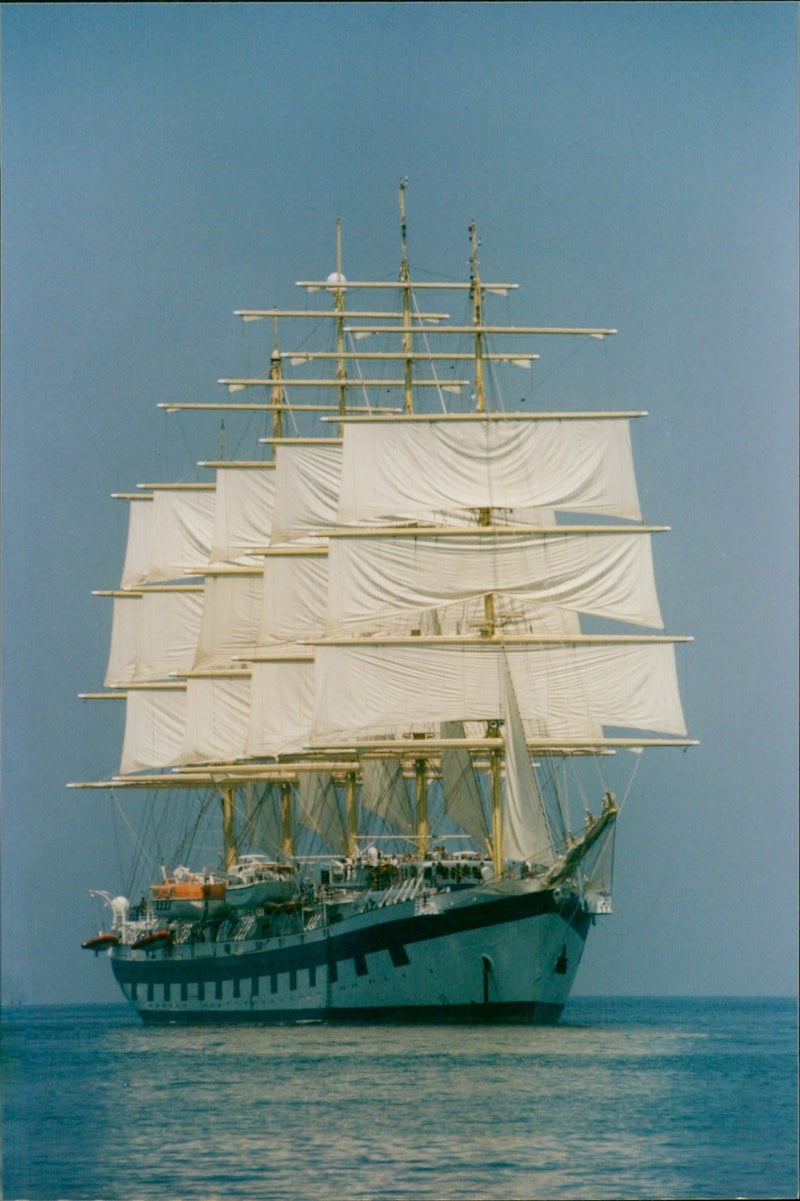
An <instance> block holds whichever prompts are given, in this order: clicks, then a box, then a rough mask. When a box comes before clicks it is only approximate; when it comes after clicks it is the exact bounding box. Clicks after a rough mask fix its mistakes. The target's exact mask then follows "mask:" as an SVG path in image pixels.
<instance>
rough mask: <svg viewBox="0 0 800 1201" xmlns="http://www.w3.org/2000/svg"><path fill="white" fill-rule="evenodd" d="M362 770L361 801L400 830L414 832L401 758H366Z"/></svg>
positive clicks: (407, 832) (412, 815)
mask: <svg viewBox="0 0 800 1201" xmlns="http://www.w3.org/2000/svg"><path fill="white" fill-rule="evenodd" d="M361 772H362V778H363V781H364V787H363V790H362V802H363V804H364V805H365V806H366V807H367V809H370V810H371V811H372V812H373V813H377V814H378V816H379V817H382V818H383V819H384V821H386V822H388V824H389V825H390V826H391V827H392V829H393V830H397V832H398V833H399V834H414V833H415V830H416V825H415V820H414V806H413V805H412V803H411V798H410V797H409V794H408V789H407V788H406V782H405V779H404V777H403V765H402V763H401V762H400V760H399V759H365V760H364V762H363V764H362V767H361Z"/></svg>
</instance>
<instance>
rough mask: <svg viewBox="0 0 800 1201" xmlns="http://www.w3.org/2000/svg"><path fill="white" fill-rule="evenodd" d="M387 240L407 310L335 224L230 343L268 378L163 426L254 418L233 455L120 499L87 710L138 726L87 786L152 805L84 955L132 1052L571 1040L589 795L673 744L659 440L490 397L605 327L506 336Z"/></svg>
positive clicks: (606, 846) (603, 335)
mask: <svg viewBox="0 0 800 1201" xmlns="http://www.w3.org/2000/svg"><path fill="white" fill-rule="evenodd" d="M400 235H401V236H400V251H399V256H398V257H399V258H400V268H399V272H396V273H395V277H394V278H393V279H391V280H389V281H386V280H380V279H377V280H357V281H351V280H350V279H348V278H347V277H346V276H345V274H344V272H343V262H342V247H341V228H340V226H339V225H337V255H336V269H335V271H333V272H331V273H330V274H328V275H324V274H323V277H322V278H320V279H312V280H306V281H301V282H300V283H299V284H298V285H297V287H298V288H300V289H301V290H302V291H303V293H305V297H304V301H305V303H304V304H303V303H301V305H299V306H298V307H295V308H293V309H277V308H275V309H260V310H241V311H239V312H238V314H237V316H238V317H239V318H241V320H242V321H243V322H244V323H245V324H246V327H247V330H248V331H249V330H250V329H259V330H260V331H262V336H263V335H264V334H266V339H265V342H264V349H263V358H262V359H261V361H262V362H263V363H264V365H265V369H262V370H261V372H260V374H256V375H252V374H249V373H248V374H243V375H240V376H237V377H231V378H226V379H223V380H220V381H219V383H220V384H221V385H222V387H223V388H224V389H226V392H225V393H224V394H223V395H224V397H225V398H224V399H223V400H221V401H219V402H218V403H215V404H203V403H189V402H187V403H185V404H184V403H178V402H174V403H173V402H167V403H165V404H164V405H163V407H164V408H166V409H170V410H173V411H183V410H186V411H187V414H188V416H187V418H186V420H191V419H195V418H196V419H197V420H200V419H201V418H203V419H205V420H209V419H210V417H211V419H213V421H214V422H216V421H217V420H218V418H219V417H221V419H222V424H221V426H220V429H221V430H228V431H229V430H230V429H231V428H232V427H233V425H234V423H235V421H236V420H239V421H241V423H242V429H243V430H244V433H243V435H242V436H241V438H240V441H239V444H238V445H241V444H242V441H243V440H244V439H245V438H250V440H251V441H250V445H249V446H248V452H247V453H249V454H250V455H251V457H249V458H241V459H237V458H228V457H226V455H225V436H221V438H220V453H219V457H217V458H214V459H208V460H203V461H202V462H201V463H200V464H198V466H197V469H196V470H195V472H194V475H195V478H194V479H192V480H188V481H187V480H183V481H178V482H163V483H145V484H139V485H138V486H137V488H136V489H135V491H133V492H128V493H120V494H117V495H118V498H119V500H120V501H121V503H123V504H126V505H128V507H129V520H128V541H127V549H126V552H125V559H124V567H123V571H122V579H121V583H120V586H119V588H117V589H116V590H113V591H108V592H105V593H101V594H100V595H103V596H106V597H107V598H109V600H110V602H111V605H112V607H113V616H112V622H111V648H110V655H109V661H108V669H107V673H106V677H105V681H104V688H103V690H102V691H100V692H97V693H87V694H84V697H85V698H86V699H91V700H94V699H96V698H97V699H102V700H103V701H104V702H109V701H112V700H113V701H115V702H117V703H118V702H119V700H122V701H123V703H124V708H125V724H124V739H123V746H122V758H121V764H120V767H119V771H118V774H116V775H114V776H112V777H111V778H107V779H101V780H97V781H92V782H80V783H76V784H74V785H71V787H75V788H89V787H93V788H99V789H107V790H109V791H110V792H111V794H112V798H113V800H114V802H115V803H119V798H120V796H121V794H123V793H127V792H128V791H129V790H135V791H136V792H137V793H139V794H142V795H143V798H144V799H142V797H137V798H135V800H136V802H137V804H139V805H140V806H145V805H151V806H152V811H151V816H150V817H148V819H147V820H142V821H141V822H140V833H139V835H138V836H137V856H138V858H139V860H140V865H141V869H142V870H143V871H144V873H145V875H144V877H143V878H142V879H141V880H140V882H139V884H138V886H137V887H136V891H135V892H133V891H132V889H133V885H132V884H131V885H130V886H129V887H128V892H129V895H127V896H126V895H122V892H121V891H119V890H115V889H114V888H111V889H103V888H100V887H98V888H97V889H96V890H93V892H92V896H93V897H94V898H95V899H96V904H97V906H98V912H99V915H100V917H101V923H100V924H101V928H100V929H99V930H98V932H97V933H96V934H94V935H93V936H92V937H89V938H87V939H86V941H85V943H84V944H83V945H84V947H85V948H86V949H88V950H91V951H94V952H95V954H96V955H100V954H102V955H103V956H104V957H107V958H108V959H109V960H110V963H111V968H112V971H113V973H114V976H115V978H116V980H117V982H118V984H119V986H120V988H121V989H122V992H123V993H124V995H125V997H126V998H127V1000H128V1001H129V1002H130V1004H131V1005H132V1006H133V1008H134V1009H135V1010H136V1012H137V1013H138V1014H139V1015H140V1017H141V1018H142V1019H143V1020H144V1021H145V1022H161V1023H163V1022H223V1021H247V1022H297V1021H360V1022H375V1021H429V1022H452V1021H463V1022H485V1021H519V1022H528V1023H540V1022H554V1021H557V1020H558V1018H559V1016H560V1014H561V1012H562V1010H563V1008H564V1005H565V1003H566V1001H567V999H568V996H569V993H570V989H571V987H572V984H573V981H574V979H575V975H576V972H577V970H578V965H579V963H580V959H581V954H582V951H583V948H584V944H585V941H586V937H587V934H588V932H589V929H590V927H591V926H592V925H593V924H594V922H595V921H596V918H597V916H598V915H604V914H608V913H610V912H611V908H612V901H611V885H612V869H613V858H614V837H615V830H616V820H617V816H618V812H619V809H620V806H621V802H620V801H618V799H617V797H616V796H615V795H614V792H613V791H612V789H611V788H610V787H609V786H608V784H607V783H606V777H607V773H606V770H605V769H606V768H607V767H608V765H609V764H614V763H618V761H619V757H620V756H626V755H628V752H629V751H633V752H634V754H633V755H632V756H631V755H628V758H629V760H630V763H631V764H633V765H634V767H635V765H636V764H638V762H639V756H640V755H641V752H642V751H644V750H645V749H647V748H650V747H666V746H669V747H685V746H687V745H689V744H690V740H689V738H688V737H687V731H686V727H685V723H684V716H683V712H682V708H681V701H680V696H679V689H678V679H677V673H676V663H675V647H676V644H677V643H681V642H684V641H688V640H689V639H687V638H685V637H681V636H671V635H666V634H664V633H663V632H660V631H663V621H662V616H661V612H660V608H659V603H658V599H657V596H656V588H655V581H654V573H653V558H652V549H651V542H652V537H653V535H654V534H655V533H657V532H659V531H661V530H663V529H665V528H667V527H662V526H652V525H644V524H643V523H642V515H641V511H640V506H639V500H638V495H637V487H636V481H635V476H634V467H633V458H632V447H631V425H632V423H633V422H634V421H637V420H638V419H639V418H640V417H643V416H645V414H644V413H642V412H639V411H633V412H617V411H607V410H598V411H586V409H585V406H584V407H582V408H581V409H579V410H578V409H576V410H573V409H571V408H570V409H565V410H564V411H553V412H551V411H537V409H536V408H535V406H534V405H532V404H531V403H530V400H529V399H525V400H520V401H518V402H517V403H516V404H514V403H511V402H510V401H509V395H510V393H513V392H514V391H515V390H516V391H517V392H518V391H519V389H518V387H517V388H515V387H511V388H509V386H508V384H507V382H506V381H507V380H508V378H509V376H510V374H513V373H514V372H517V373H519V372H529V373H532V374H529V375H528V376H527V378H528V379H532V378H533V379H535V372H536V371H537V370H540V368H539V364H538V360H539V358H540V354H541V355H542V356H543V357H545V356H546V354H547V348H548V347H555V346H558V347H559V348H560V347H563V346H564V344H565V340H566V342H567V345H572V344H574V345H576V346H583V345H584V344H585V345H587V348H589V349H591V345H592V344H596V343H597V342H598V341H603V340H605V339H607V338H609V337H610V336H611V335H613V334H614V333H615V332H616V331H615V330H613V329H606V328H594V327H592V328H567V327H563V328H561V327H557V328H553V327H544V326H521V325H512V324H502V323H492V322H491V320H490V319H489V314H488V308H489V306H490V304H493V303H494V302H495V299H496V298H497V297H498V296H500V297H503V296H508V294H509V292H510V291H511V289H512V288H514V287H516V285H514V284H509V283H486V282H484V281H483V280H482V278H481V272H480V264H479V242H478V238H477V233H476V230H475V227H474V225H473V226H471V227H470V230H469V248H468V252H469V259H468V262H469V272H468V278H465V279H463V280H461V281H459V282H453V281H448V280H440V281H436V282H434V281H429V280H427V279H426V280H425V282H415V281H412V273H411V270H410V268H409V262H408V255H407V248H406V240H407V239H406V218H405V192H404V187H403V186H402V185H401V189H400ZM465 274H467V273H466V272H465ZM442 301H445V302H447V305H448V307H453V308H458V309H459V310H460V316H458V315H457V316H455V317H453V316H451V315H450V313H448V312H445V311H442V310H443V308H444V307H445V305H443V304H442ZM287 347H288V348H287ZM215 428H216V427H215ZM254 429H255V433H254V432H253V431H254ZM227 436H228V438H229V434H228V435H227ZM212 453H214V452H213V451H212ZM105 603H108V601H106V602H105ZM576 810H577V811H576ZM209 814H211V815H212V816H213V819H214V822H215V826H216V830H215V832H214V834H213V835H211V837H212V839H213V838H214V837H215V838H216V844H215V849H214V853H213V854H211V855H209V854H208V853H207V851H206V850H205V848H203V849H202V850H201V848H200V847H199V846H198V843H197V841H196V835H195V834H194V833H193V831H196V829H197V828H198V826H199V823H200V819H201V817H202V818H203V820H205V821H206V822H208V819H209ZM179 817H180V818H181V819H185V822H186V825H185V827H184V828H182V829H181V830H180V831H179V830H178V829H177V824H178V819H179ZM206 829H207V826H206ZM168 830H169V832H170V836H172V835H173V834H174V837H175V842H174V846H172V848H171V849H169V850H168V849H167V847H168V835H167V831H168ZM146 840H149V844H148V841H146ZM201 855H203V856H205V857H204V858H201ZM109 874H110V873H109ZM103 883H107V881H103V880H98V881H97V884H98V885H102V884H103Z"/></svg>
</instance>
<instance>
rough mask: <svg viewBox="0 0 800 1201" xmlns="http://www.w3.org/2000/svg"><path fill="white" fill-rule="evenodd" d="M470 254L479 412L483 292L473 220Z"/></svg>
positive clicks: (481, 406) (483, 397)
mask: <svg viewBox="0 0 800 1201" xmlns="http://www.w3.org/2000/svg"><path fill="white" fill-rule="evenodd" d="M469 237H470V243H471V254H470V273H469V285H470V299H471V300H472V324H473V326H474V327H475V406H476V409H477V411H478V412H479V413H485V412H486V387H485V385H484V382H483V294H482V293H481V277H480V271H479V269H478V233H477V230H476V228H475V222H474V221H473V222H472V224H471V225H470V227H469Z"/></svg>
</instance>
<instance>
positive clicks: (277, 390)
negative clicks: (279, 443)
mask: <svg viewBox="0 0 800 1201" xmlns="http://www.w3.org/2000/svg"><path fill="white" fill-rule="evenodd" d="M269 378H270V379H271V380H272V388H271V390H270V404H271V406H272V437H273V438H282V437H283V382H282V381H283V360H282V358H281V355H280V351H279V350H278V318H277V317H276V318H275V344H274V347H273V351H272V356H271V358H270V362H269Z"/></svg>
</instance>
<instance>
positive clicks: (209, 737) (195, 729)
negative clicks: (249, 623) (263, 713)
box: [180, 672, 250, 764]
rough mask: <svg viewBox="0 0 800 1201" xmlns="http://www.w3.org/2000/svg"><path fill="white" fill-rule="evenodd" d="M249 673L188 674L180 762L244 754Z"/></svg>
mask: <svg viewBox="0 0 800 1201" xmlns="http://www.w3.org/2000/svg"><path fill="white" fill-rule="evenodd" d="M249 709H250V676H249V673H247V672H239V673H238V674H237V675H210V676H190V677H189V679H188V680H187V682H186V729H185V733H184V739H183V745H182V747H181V757H180V761H181V763H185V764H188V763H229V762H230V761H231V760H233V759H242V758H244V757H245V754H246V749H245V743H246V734H247V720H248V714H249Z"/></svg>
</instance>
